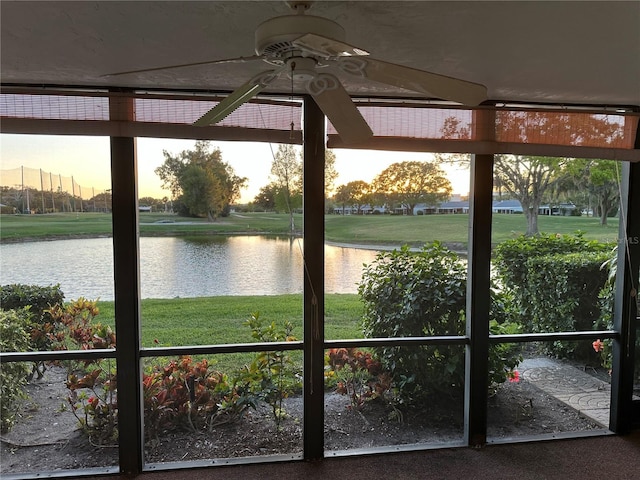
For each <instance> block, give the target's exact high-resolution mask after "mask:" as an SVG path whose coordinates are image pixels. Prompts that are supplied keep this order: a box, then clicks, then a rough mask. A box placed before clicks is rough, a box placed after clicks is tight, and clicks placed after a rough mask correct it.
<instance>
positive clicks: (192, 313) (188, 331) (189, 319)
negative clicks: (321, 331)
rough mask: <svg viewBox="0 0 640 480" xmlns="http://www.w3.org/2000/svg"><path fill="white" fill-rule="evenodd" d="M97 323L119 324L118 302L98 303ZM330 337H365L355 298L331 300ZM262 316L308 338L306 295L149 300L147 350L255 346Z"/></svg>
mask: <svg viewBox="0 0 640 480" xmlns="http://www.w3.org/2000/svg"><path fill="white" fill-rule="evenodd" d="M98 308H99V309H100V314H99V316H98V317H97V318H96V321H99V322H101V323H104V324H107V325H111V326H114V323H115V322H114V318H115V315H114V306H113V302H105V301H100V302H98ZM325 311H326V315H325V336H326V338H328V339H338V338H362V336H363V335H362V330H361V329H360V323H359V322H360V317H361V315H362V305H361V303H360V300H359V298H358V295H355V294H329V295H327V296H326V297H325ZM254 312H259V313H260V318H262V319H263V320H264V321H265V322H272V321H273V322H275V323H276V325H282V323H283V322H284V321H286V320H289V321H290V322H291V323H292V324H293V325H294V327H295V329H294V332H293V334H294V336H295V337H296V338H298V339H300V340H302V337H303V334H302V295H301V294H292V295H268V296H255V297H246V296H222V297H199V298H179V299H152V298H149V299H144V300H142V306H141V317H142V346H143V347H158V346H162V347H175V346H184V345H220V344H227V343H248V342H255V341H256V340H254V339H253V338H251V330H250V329H249V327H247V326H246V325H244V322H245V321H246V320H247V319H248V318H249V316H250V315H251V314H252V313H254Z"/></svg>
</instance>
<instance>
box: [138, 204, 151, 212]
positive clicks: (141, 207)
mask: <svg viewBox="0 0 640 480" xmlns="http://www.w3.org/2000/svg"><path fill="white" fill-rule="evenodd" d="M138 211H139V212H148V213H150V212H151V206H150V205H138Z"/></svg>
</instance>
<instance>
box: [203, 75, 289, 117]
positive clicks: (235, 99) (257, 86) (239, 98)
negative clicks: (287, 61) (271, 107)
mask: <svg viewBox="0 0 640 480" xmlns="http://www.w3.org/2000/svg"><path fill="white" fill-rule="evenodd" d="M288 68H289V67H288V66H287V65H283V66H282V67H280V68H277V69H276V70H268V71H266V72H262V73H261V74H259V75H257V76H255V77H253V78H252V79H251V80H249V81H248V82H247V83H245V84H244V85H242V86H241V87H240V88H238V89H236V90H234V91H233V92H232V93H231V94H229V95H228V96H227V97H225V99H224V100H222V101H221V102H220V103H218V104H217V105H216V106H215V107H213V108H212V109H211V110H209V111H208V112H207V113H205V114H204V115H203V116H201V117H200V118H199V119H198V120H196V121H195V122H194V123H193V124H194V125H196V126H199V127H206V126H209V125H213V124H214V123H218V122H219V121H221V120H222V119H224V118H225V117H226V116H227V115H229V114H230V113H231V112H233V111H234V110H235V109H237V108H238V107H239V106H240V105H242V104H243V103H246V102H247V101H249V100H250V99H251V98H253V97H255V96H256V95H257V94H258V93H260V92H261V91H262V90H263V89H264V88H266V87H267V86H268V85H269V84H270V83H271V82H273V81H274V80H275V79H276V78H278V76H279V75H280V74H281V73H282V72H283V71H284V70H286V69H288Z"/></svg>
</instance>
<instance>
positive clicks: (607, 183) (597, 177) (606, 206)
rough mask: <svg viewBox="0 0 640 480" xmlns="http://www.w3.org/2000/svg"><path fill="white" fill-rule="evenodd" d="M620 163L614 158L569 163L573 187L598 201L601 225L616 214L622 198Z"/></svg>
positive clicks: (570, 182)
mask: <svg viewBox="0 0 640 480" xmlns="http://www.w3.org/2000/svg"><path fill="white" fill-rule="evenodd" d="M618 177H619V171H618V164H617V163H616V162H615V161H614V160H592V159H575V160H573V161H571V162H570V163H568V166H567V180H566V183H568V184H570V185H571V187H572V188H574V189H576V190H578V191H581V192H586V193H587V195H588V196H589V197H595V199H596V201H597V208H596V210H597V213H598V215H599V217H600V225H606V224H607V217H608V216H609V215H612V214H615V212H616V210H617V206H618V201H619V198H620V189H619V188H620V187H619V185H620V182H619V178H618Z"/></svg>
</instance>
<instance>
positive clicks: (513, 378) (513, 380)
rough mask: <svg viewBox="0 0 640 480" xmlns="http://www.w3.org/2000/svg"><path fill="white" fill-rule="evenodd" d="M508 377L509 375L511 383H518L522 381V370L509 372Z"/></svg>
mask: <svg viewBox="0 0 640 480" xmlns="http://www.w3.org/2000/svg"><path fill="white" fill-rule="evenodd" d="M507 377H509V381H510V382H511V383H518V382H519V381H520V372H518V371H517V370H514V371H512V372H508V373H507Z"/></svg>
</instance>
